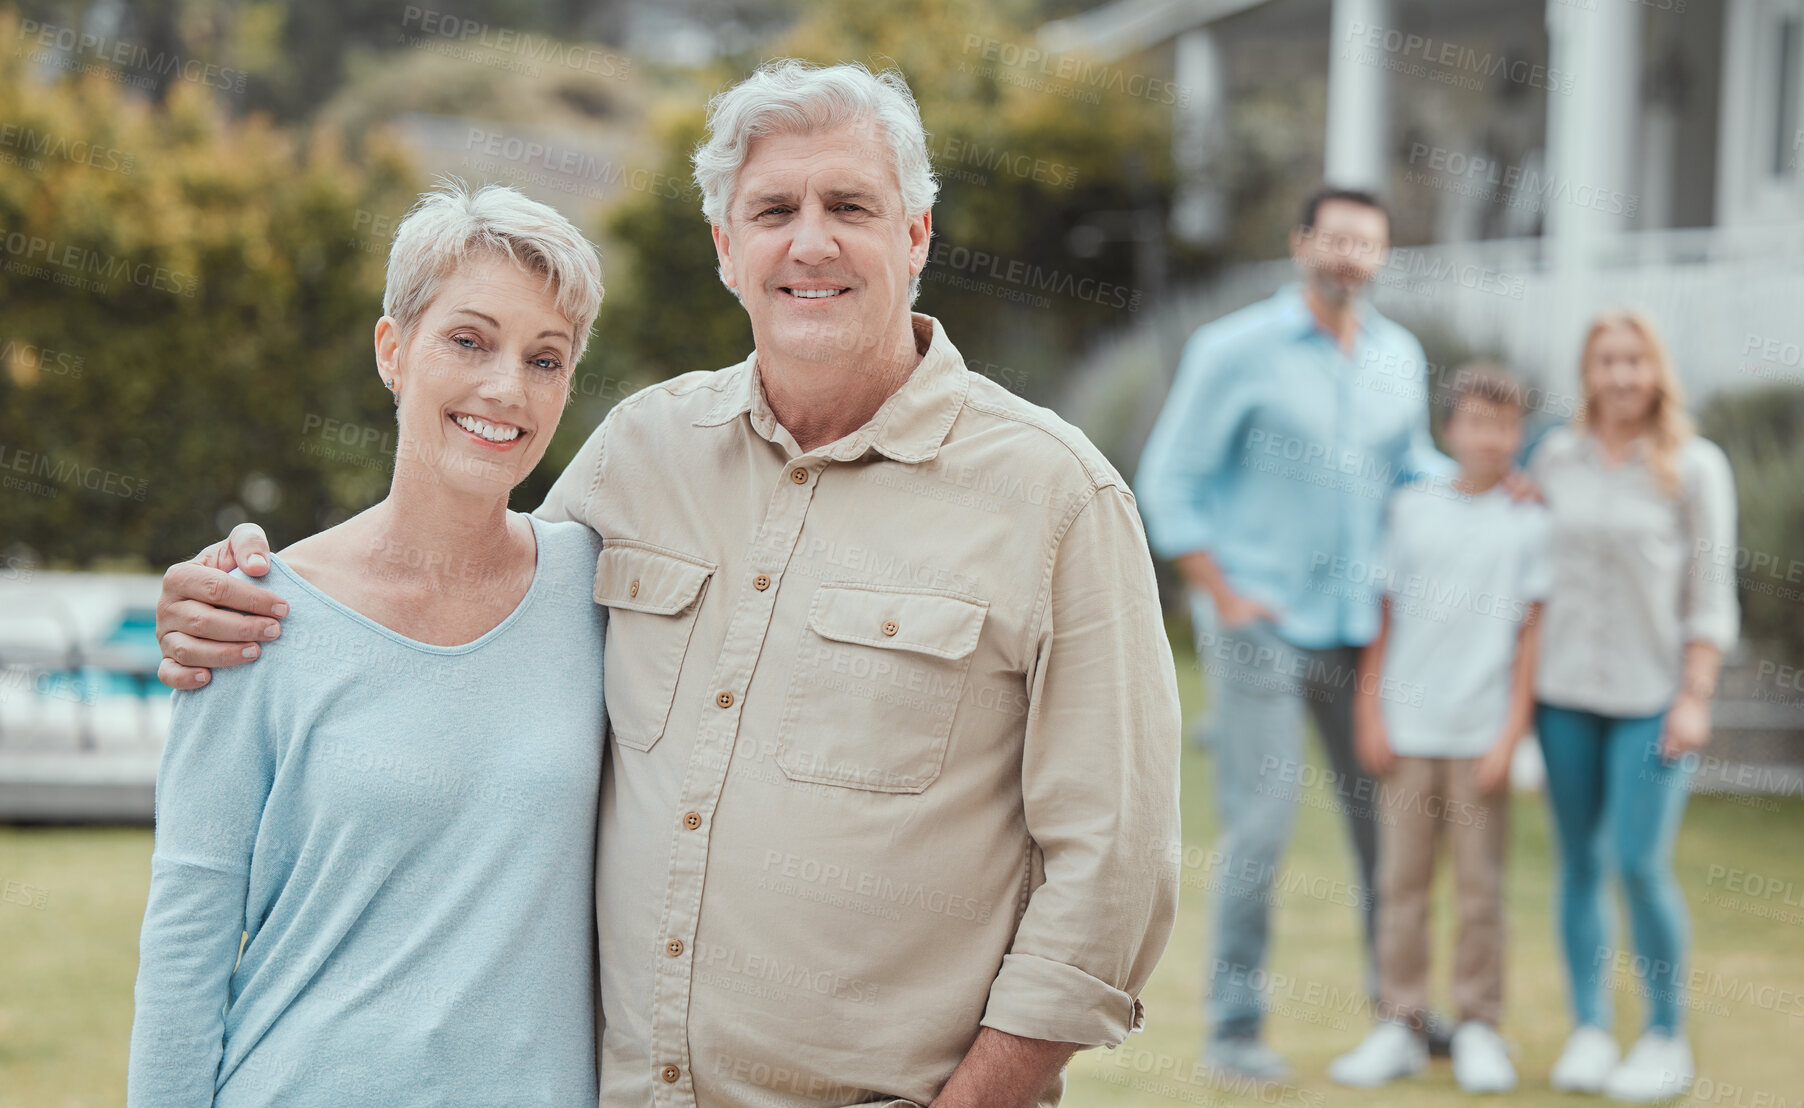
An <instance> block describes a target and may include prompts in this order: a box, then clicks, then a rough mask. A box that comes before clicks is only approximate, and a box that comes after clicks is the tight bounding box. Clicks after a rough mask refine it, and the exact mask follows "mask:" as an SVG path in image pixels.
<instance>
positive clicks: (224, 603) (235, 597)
mask: <svg viewBox="0 0 1804 1108" xmlns="http://www.w3.org/2000/svg"><path fill="white" fill-rule="evenodd" d="M234 569H243V570H244V572H245V573H246V574H247V575H249V576H252V577H261V576H263V575H264V574H266V573H268V572H269V539H268V538H267V537H266V536H265V535H264V534H263V528H261V527H258V526H257V525H256V524H254V523H241V524H239V525H238V526H237V527H235V528H233V529H232V533H231V535H230V536H229V537H228V538H227V539H226V540H225V541H224V542H218V543H214V544H213V545H212V546H209V547H207V548H206V549H205V550H203V551H201V552H200V553H199V554H197V555H195V556H194V558H193V559H192V560H190V561H186V562H178V563H176V564H175V565H172V566H170V567H169V569H168V570H167V571H166V572H165V573H164V574H163V591H162V593H161V595H159V596H158V598H157V642H158V643H159V644H161V646H162V649H163V660H162V661H161V662H160V663H158V665H157V679H158V680H159V681H161V682H163V684H165V685H168V686H169V687H170V688H172V689H198V688H200V687H201V686H202V685H205V684H206V683H207V681H208V679H209V678H211V677H212V673H211V672H210V670H212V669H216V668H219V667H222V666H236V665H242V664H244V663H245V662H248V661H250V660H251V659H253V658H256V657H257V656H258V655H259V654H261V653H262V652H263V650H262V646H261V644H262V643H264V642H267V641H269V640H270V639H274V638H276V637H277V636H279V635H280V634H281V633H282V624H281V622H280V621H281V618H282V617H283V616H285V615H287V614H288V605H287V603H286V602H284V601H283V600H282V598H281V597H279V596H277V595H276V594H275V593H273V592H270V591H269V590H268V589H262V588H258V587H257V586H255V585H252V584H249V583H248V582H245V581H240V580H238V579H236V578H234V577H232V576H230V574H231V571H232V570H234Z"/></svg>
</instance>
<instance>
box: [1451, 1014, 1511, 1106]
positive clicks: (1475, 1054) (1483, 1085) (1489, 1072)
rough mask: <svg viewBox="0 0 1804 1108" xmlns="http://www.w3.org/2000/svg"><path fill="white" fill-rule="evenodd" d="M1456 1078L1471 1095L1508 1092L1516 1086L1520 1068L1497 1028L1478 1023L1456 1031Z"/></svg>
mask: <svg viewBox="0 0 1804 1108" xmlns="http://www.w3.org/2000/svg"><path fill="white" fill-rule="evenodd" d="M1453 1079H1454V1080H1455V1081H1458V1082H1459V1087H1460V1088H1462V1089H1464V1090H1466V1091H1467V1092H1469V1093H1507V1092H1509V1091H1510V1090H1511V1089H1514V1088H1515V1087H1516V1067H1515V1066H1513V1065H1511V1064H1510V1052H1509V1048H1508V1047H1506V1046H1504V1045H1503V1036H1501V1035H1499V1034H1498V1033H1497V1029H1496V1028H1494V1027H1492V1026H1491V1025H1490V1024H1488V1023H1479V1022H1478V1021H1477V1020H1467V1021H1466V1022H1465V1023H1462V1024H1460V1025H1459V1026H1458V1027H1456V1028H1454V1031H1453Z"/></svg>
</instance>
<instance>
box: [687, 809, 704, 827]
mask: <svg viewBox="0 0 1804 1108" xmlns="http://www.w3.org/2000/svg"><path fill="white" fill-rule="evenodd" d="M701 825H702V815H701V813H700V812H690V813H689V814H688V815H686V816H684V817H683V826H684V827H687V828H688V829H689V830H691V831H693V830H695V829H696V828H697V827H700V826H701Z"/></svg>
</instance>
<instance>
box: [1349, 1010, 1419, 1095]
mask: <svg viewBox="0 0 1804 1108" xmlns="http://www.w3.org/2000/svg"><path fill="white" fill-rule="evenodd" d="M1427 1064H1428V1045H1427V1044H1426V1043H1424V1042H1423V1041H1422V1039H1421V1037H1420V1036H1419V1035H1417V1034H1416V1033H1415V1032H1414V1031H1411V1030H1410V1029H1409V1028H1408V1027H1405V1026H1404V1025H1403V1024H1400V1023H1381V1024H1379V1025H1378V1026H1377V1027H1374V1028H1372V1032H1371V1034H1369V1035H1367V1036H1366V1037H1365V1041H1364V1042H1362V1043H1360V1044H1359V1045H1358V1046H1356V1047H1354V1048H1353V1049H1352V1050H1350V1051H1348V1052H1347V1053H1346V1054H1343V1055H1341V1056H1340V1057H1339V1058H1336V1059H1335V1060H1334V1061H1332V1062H1330V1063H1328V1078H1329V1080H1331V1081H1338V1082H1340V1083H1341V1084H1342V1085H1356V1086H1358V1087H1360V1088H1373V1087H1375V1086H1378V1085H1382V1084H1384V1083H1385V1082H1387V1081H1392V1080H1395V1079H1396V1078H1399V1077H1408V1076H1409V1075H1410V1074H1412V1073H1418V1072H1420V1071H1421V1069H1422V1067H1423V1066H1426V1065H1427Z"/></svg>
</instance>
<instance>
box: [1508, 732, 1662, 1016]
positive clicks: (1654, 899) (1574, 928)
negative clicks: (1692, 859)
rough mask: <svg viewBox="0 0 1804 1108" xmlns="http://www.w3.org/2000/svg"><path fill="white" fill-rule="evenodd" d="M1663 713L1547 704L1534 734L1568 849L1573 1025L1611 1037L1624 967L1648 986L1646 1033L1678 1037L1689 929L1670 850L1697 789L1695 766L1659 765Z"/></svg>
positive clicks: (1563, 923)
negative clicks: (1623, 913) (1618, 911)
mask: <svg viewBox="0 0 1804 1108" xmlns="http://www.w3.org/2000/svg"><path fill="white" fill-rule="evenodd" d="M1665 716H1666V713H1665V712H1664V711H1662V712H1658V713H1656V714H1654V715H1651V716H1641V717H1638V718H1633V719H1619V718H1616V717H1612V716H1603V715H1598V714H1597V713H1596V712H1585V711H1579V710H1576V709H1571V708H1557V707H1554V706H1553V705H1551V704H1540V705H1537V706H1536V708H1535V731H1536V733H1537V734H1538V735H1539V736H1540V739H1541V753H1542V755H1543V756H1544V757H1545V759H1546V761H1547V799H1548V801H1549V803H1550V804H1551V806H1552V808H1553V820H1554V828H1555V831H1556V832H1557V834H1558V838H1559V844H1560V878H1559V883H1560V941H1561V944H1562V946H1563V947H1564V949H1565V955H1566V980H1567V983H1568V985H1569V986H1570V988H1571V996H1572V1018H1573V1022H1574V1023H1575V1025H1577V1026H1580V1027H1600V1028H1603V1029H1604V1030H1606V1031H1608V1030H1610V1027H1611V1024H1612V1022H1613V1016H1612V1006H1611V1004H1610V995H1609V991H1608V990H1607V989H1606V988H1605V985H1606V984H1607V983H1608V982H1610V981H1611V980H1612V979H1613V977H1614V973H1615V968H1616V965H1617V964H1618V963H1619V962H1625V964H1627V965H1629V966H1631V967H1632V968H1633V969H1634V970H1635V972H1636V974H1637V976H1640V977H1641V978H1642V979H1643V982H1644V984H1645V986H1646V994H1647V1030H1649V1031H1658V1032H1661V1033H1663V1034H1667V1035H1674V1034H1677V1033H1678V1031H1679V1028H1680V1025H1681V1023H1682V1022H1683V1021H1682V1019H1681V1015H1680V1013H1681V1012H1682V1010H1683V1009H1682V1008H1681V1006H1680V1002H1679V998H1680V996H1681V994H1682V990H1683V987H1684V986H1683V984H1682V982H1683V981H1684V979H1685V978H1684V962H1685V953H1686V947H1687V945H1688V944H1689V938H1690V922H1689V918H1688V916H1687V915H1686V911H1685V897H1684V895H1683V894H1682V893H1680V891H1679V883H1678V881H1677V879H1675V878H1674V877H1673V871H1672V848H1673V841H1674V840H1675V839H1676V838H1677V837H1678V833H1679V821H1680V820H1681V819H1682V818H1683V817H1684V815H1685V801H1686V799H1687V798H1688V797H1689V796H1690V793H1691V773H1692V767H1691V766H1689V765H1688V764H1686V763H1685V762H1684V761H1680V762H1675V763H1673V764H1671V765H1668V764H1666V763H1665V762H1663V761H1662V760H1661V758H1660V725H1661V722H1662V721H1663V720H1664V719H1665ZM1607 864H1609V865H1613V866H1614V868H1615V870H1616V872H1617V875H1618V876H1619V877H1620V878H1621V879H1622V890H1623V898H1624V899H1625V900H1627V901H1628V906H1629V926H1630V931H1631V933H1632V934H1633V936H1634V939H1635V953H1636V955H1637V957H1636V958H1634V959H1633V960H1632V961H1627V960H1623V959H1621V958H1620V957H1619V956H1618V955H1617V953H1616V949H1615V945H1614V941H1613V940H1614V937H1615V926H1614V921H1613V919H1612V918H1611V913H1610V912H1609V910H1608V905H1607V904H1606V898H1605V896H1604V881H1603V876H1604V869H1605V866H1606V865H1607Z"/></svg>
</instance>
